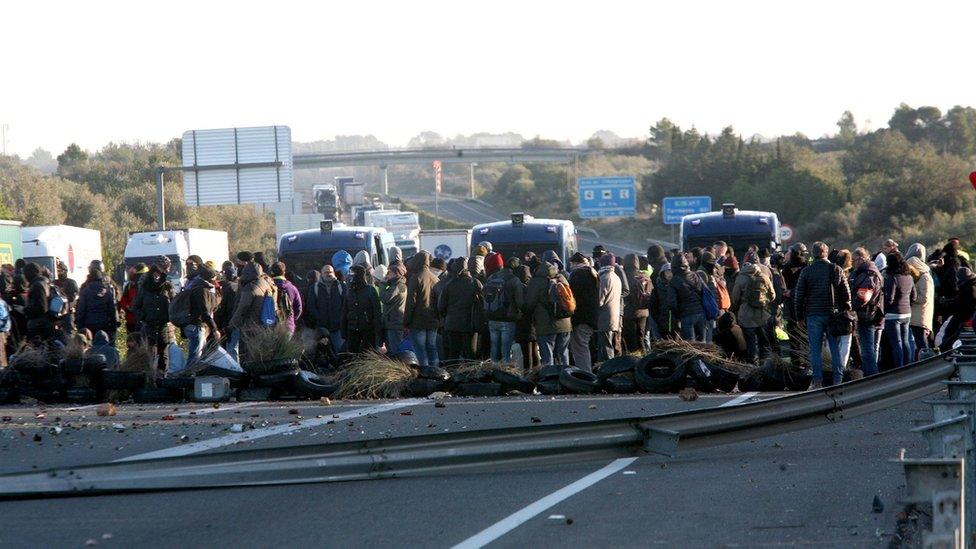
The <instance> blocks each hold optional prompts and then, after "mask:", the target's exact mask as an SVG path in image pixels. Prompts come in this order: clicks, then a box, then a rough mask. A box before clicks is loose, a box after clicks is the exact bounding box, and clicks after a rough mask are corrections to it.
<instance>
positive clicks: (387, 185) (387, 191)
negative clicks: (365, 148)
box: [380, 166, 390, 196]
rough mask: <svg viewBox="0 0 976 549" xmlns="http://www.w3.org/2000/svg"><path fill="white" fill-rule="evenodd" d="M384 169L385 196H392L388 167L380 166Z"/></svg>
mask: <svg viewBox="0 0 976 549" xmlns="http://www.w3.org/2000/svg"><path fill="white" fill-rule="evenodd" d="M380 168H382V169H383V196H390V180H389V173H388V170H387V168H388V167H387V166H380Z"/></svg>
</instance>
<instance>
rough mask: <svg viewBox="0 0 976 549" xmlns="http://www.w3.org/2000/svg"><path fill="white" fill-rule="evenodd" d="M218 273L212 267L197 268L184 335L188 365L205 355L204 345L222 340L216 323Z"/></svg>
mask: <svg viewBox="0 0 976 549" xmlns="http://www.w3.org/2000/svg"><path fill="white" fill-rule="evenodd" d="M216 278H217V273H215V272H214V271H213V269H211V268H210V267H207V266H205V265H204V266H201V267H198V268H197V271H196V276H195V278H194V280H196V282H194V284H193V289H192V290H189V292H190V323H189V324H187V325H186V326H184V327H183V333H184V334H185V335H186V338H187V340H188V347H187V348H188V353H187V357H186V362H187V364H191V363H193V362H195V361H196V360H198V359H199V358H200V356H201V355H202V354H203V347H204V344H205V343H206V342H207V341H208V340H211V341H217V340H219V339H220V331H219V330H218V329H217V323H216V322H215V321H214V312H215V311H216V310H217V305H218V300H217V292H216V290H215V289H214V280H216Z"/></svg>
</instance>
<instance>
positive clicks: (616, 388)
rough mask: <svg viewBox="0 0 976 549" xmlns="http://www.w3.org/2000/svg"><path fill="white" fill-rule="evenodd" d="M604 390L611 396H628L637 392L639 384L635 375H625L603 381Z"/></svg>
mask: <svg viewBox="0 0 976 549" xmlns="http://www.w3.org/2000/svg"><path fill="white" fill-rule="evenodd" d="M603 388H604V390H606V392H608V393H610V394H615V395H626V394H630V393H635V392H637V383H635V382H634V376H633V374H627V373H623V374H617V375H615V376H610V377H608V378H607V379H605V380H603Z"/></svg>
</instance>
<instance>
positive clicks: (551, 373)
mask: <svg viewBox="0 0 976 549" xmlns="http://www.w3.org/2000/svg"><path fill="white" fill-rule="evenodd" d="M563 368H568V366H556V365H553V366H543V367H542V369H541V370H539V372H538V373H537V374H536V376H535V380H536V382H539V381H554V380H558V379H559V374H560V373H561V372H562V371H563Z"/></svg>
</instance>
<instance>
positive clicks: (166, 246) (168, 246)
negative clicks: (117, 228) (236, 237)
mask: <svg viewBox="0 0 976 549" xmlns="http://www.w3.org/2000/svg"><path fill="white" fill-rule="evenodd" d="M161 255H165V256H166V257H168V258H169V259H170V263H171V265H170V271H169V274H168V277H169V279H170V282H171V283H172V284H173V286H174V287H176V288H182V287H183V281H184V278H185V277H186V258H188V257H190V256H191V255H198V256H200V259H202V260H203V261H204V262H207V261H213V262H214V264H215V265H216V266H217V268H218V269H220V267H221V265H222V264H223V263H224V261H227V260H228V259H229V258H230V244H229V242H228V240H227V233H226V232H224V231H211V230H208V229H178V230H170V231H148V232H135V233H131V234H130V235H129V241H128V242H127V243H126V245H125V266H126V267H131V266H133V265H135V264H137V263H145V264H146V265H149V266H152V265H153V264H154V263H155V261H156V258H158V257H159V256H161Z"/></svg>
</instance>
